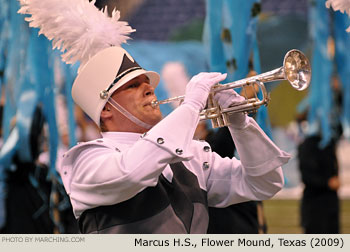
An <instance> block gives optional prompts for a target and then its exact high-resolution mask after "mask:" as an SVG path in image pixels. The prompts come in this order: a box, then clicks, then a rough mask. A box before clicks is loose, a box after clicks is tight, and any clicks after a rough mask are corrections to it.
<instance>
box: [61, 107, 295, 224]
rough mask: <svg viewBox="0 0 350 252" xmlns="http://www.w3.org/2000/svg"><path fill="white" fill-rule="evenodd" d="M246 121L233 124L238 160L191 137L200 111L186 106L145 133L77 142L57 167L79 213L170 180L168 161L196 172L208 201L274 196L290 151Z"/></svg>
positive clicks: (220, 202)
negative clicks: (238, 125) (240, 126)
mask: <svg viewBox="0 0 350 252" xmlns="http://www.w3.org/2000/svg"><path fill="white" fill-rule="evenodd" d="M247 120H248V122H247V125H246V127H245V128H244V129H239V130H235V129H233V128H232V127H230V132H231V135H232V137H233V140H234V142H235V145H236V148H237V151H238V153H239V156H240V160H237V159H236V158H233V159H229V158H221V157H220V156H219V155H218V154H216V153H214V152H212V151H211V149H210V147H209V145H208V143H206V142H204V141H196V140H193V139H192V138H193V134H194V131H195V128H196V126H197V124H198V121H199V115H198V112H195V111H193V109H192V108H191V107H189V106H188V105H182V106H180V107H178V108H177V109H176V110H174V111H173V112H172V113H171V114H169V115H168V116H167V117H165V118H164V119H163V120H162V121H161V122H159V123H158V124H157V125H155V126H154V127H153V128H152V129H151V130H149V131H148V132H147V133H146V134H144V135H140V134H136V133H127V132H106V133H102V135H103V138H101V139H97V140H94V141H90V142H86V143H81V144H78V145H77V146H75V147H73V148H72V149H71V150H69V151H68V152H67V153H65V155H64V157H63V159H62V163H61V166H60V169H59V171H60V174H61V176H62V180H63V183H64V186H65V189H66V191H67V193H68V194H69V196H70V199H71V203H72V206H73V211H74V214H75V216H76V217H77V218H78V217H79V216H80V215H81V214H82V212H84V211H85V210H87V209H91V208H95V207H98V206H107V205H113V204H117V203H119V202H123V201H126V200H128V199H130V198H132V197H134V196H135V195H136V194H138V193H139V192H141V191H143V190H144V189H145V188H147V187H154V186H156V184H157V182H158V178H159V176H160V175H161V174H163V175H164V177H165V178H166V179H167V180H168V181H170V182H171V180H172V170H171V169H170V168H169V164H172V163H177V162H183V164H184V165H185V167H186V168H187V169H189V170H190V171H191V172H192V173H193V174H195V175H196V176H197V178H198V183H199V186H200V187H201V189H203V190H204V191H206V192H207V197H208V204H209V206H213V207H225V206H228V205H231V204H234V203H238V202H243V201H248V200H264V199H268V198H270V197H272V196H273V195H274V194H276V193H277V192H278V191H279V190H280V189H281V188H282V187H283V174H282V169H281V167H280V166H281V165H282V164H284V163H286V162H287V161H288V159H289V158H290V156H289V155H288V154H287V153H285V152H284V151H281V150H280V149H279V148H278V147H277V146H276V145H275V144H274V143H273V142H272V141H271V140H270V139H269V138H268V137H267V136H266V135H265V134H264V132H263V131H262V130H261V129H260V127H259V126H258V125H257V123H256V122H255V121H254V120H253V119H252V118H250V117H247Z"/></svg>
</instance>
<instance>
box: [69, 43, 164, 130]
mask: <svg viewBox="0 0 350 252" xmlns="http://www.w3.org/2000/svg"><path fill="white" fill-rule="evenodd" d="M142 74H145V75H146V76H147V77H148V78H149V80H150V84H151V86H153V87H154V88H155V87H156V86H157V85H158V83H159V80H160V76H159V74H158V73H156V72H153V71H146V70H145V69H143V68H142V67H140V66H139V65H138V64H137V62H136V61H135V60H134V59H133V58H132V57H131V56H130V54H129V53H128V52H127V51H125V50H124V49H123V48H121V47H118V46H112V47H109V48H106V49H104V50H102V51H100V52H98V53H97V54H96V55H94V56H93V57H92V58H91V59H90V60H89V61H88V62H87V63H86V65H85V66H83V68H82V69H81V70H80V71H79V74H78V76H77V78H76V79H75V81H74V83H73V87H72V97H73V100H74V102H75V103H76V104H77V105H78V106H79V107H80V108H81V109H82V110H83V111H84V112H85V113H86V114H87V115H88V116H89V117H90V118H91V119H92V120H93V121H94V122H95V123H96V124H97V125H98V126H100V115H101V111H102V109H103V107H104V106H105V104H106V102H107V101H108V99H109V97H110V96H111V95H112V94H113V93H114V91H116V90H117V89H118V88H120V87H121V86H123V85H124V84H125V83H127V82H128V81H130V80H132V79H134V78H135V77H137V76H140V75H142Z"/></svg>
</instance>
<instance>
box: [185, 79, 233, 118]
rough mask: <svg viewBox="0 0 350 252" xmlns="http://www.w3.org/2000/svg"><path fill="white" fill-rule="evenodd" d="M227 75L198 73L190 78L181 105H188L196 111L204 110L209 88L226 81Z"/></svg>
mask: <svg viewBox="0 0 350 252" xmlns="http://www.w3.org/2000/svg"><path fill="white" fill-rule="evenodd" d="M226 76H227V74H221V73H199V74H197V75H195V76H193V77H192V79H191V80H190V82H189V83H188V84H187V86H186V93H185V99H184V102H183V103H182V104H188V105H190V106H191V107H192V108H194V109H195V110H196V111H198V112H199V111H201V110H202V109H204V107H205V105H206V103H207V99H208V95H209V92H210V88H211V87H212V86H213V85H214V84H217V83H219V82H220V81H223V80H224V79H226Z"/></svg>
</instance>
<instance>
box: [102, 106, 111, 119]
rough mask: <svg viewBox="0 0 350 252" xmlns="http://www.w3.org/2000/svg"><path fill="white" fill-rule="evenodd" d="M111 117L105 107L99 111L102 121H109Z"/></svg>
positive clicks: (108, 109)
mask: <svg viewBox="0 0 350 252" xmlns="http://www.w3.org/2000/svg"><path fill="white" fill-rule="evenodd" d="M111 117H112V111H111V109H110V108H109V107H107V106H105V107H104V108H103V109H102V111H101V118H102V119H103V120H106V119H110V118H111Z"/></svg>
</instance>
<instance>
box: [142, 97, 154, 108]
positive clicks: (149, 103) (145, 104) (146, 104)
mask: <svg viewBox="0 0 350 252" xmlns="http://www.w3.org/2000/svg"><path fill="white" fill-rule="evenodd" d="M156 100H157V98H153V99H152V100H150V101H148V102H146V103H144V104H143V106H144V107H145V106H151V107H152V108H153V106H152V101H156Z"/></svg>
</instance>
